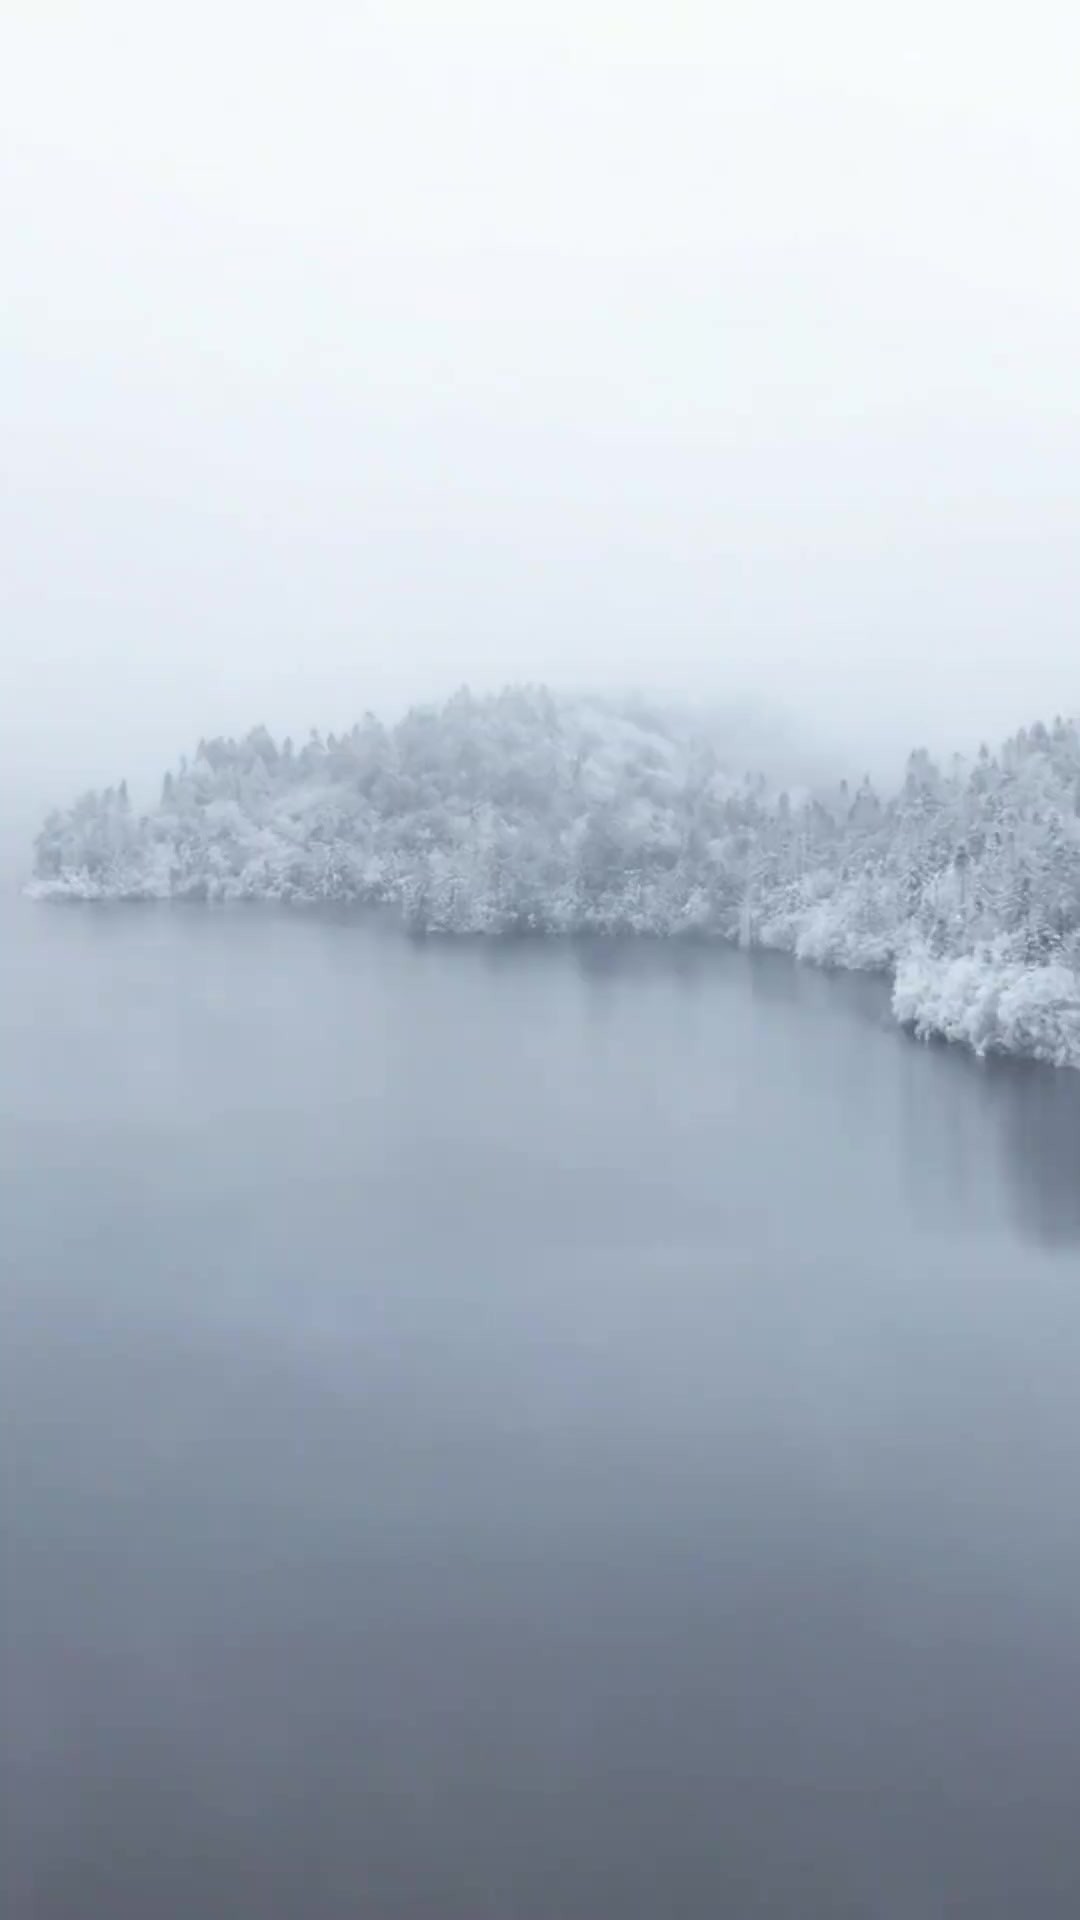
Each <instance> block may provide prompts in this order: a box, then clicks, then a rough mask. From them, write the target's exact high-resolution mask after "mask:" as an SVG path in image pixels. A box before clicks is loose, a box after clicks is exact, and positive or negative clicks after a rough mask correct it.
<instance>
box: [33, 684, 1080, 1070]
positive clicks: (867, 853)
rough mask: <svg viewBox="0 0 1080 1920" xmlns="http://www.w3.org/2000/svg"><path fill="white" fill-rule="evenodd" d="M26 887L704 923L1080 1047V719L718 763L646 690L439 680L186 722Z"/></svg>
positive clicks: (68, 817) (540, 922)
mask: <svg viewBox="0 0 1080 1920" xmlns="http://www.w3.org/2000/svg"><path fill="white" fill-rule="evenodd" d="M31 891H32V892H33V893H35V894H37V895H38V896H39V897H43V898H51V899H56V898H76V899H85V900H146V899H154V900H157V899H202V900H233V899H272V900H289V901H309V902H310V901H325V900H334V901H357V902H370V903H379V904H384V905H385V904H392V905H395V906H397V907H398V908H399V909H400V911H401V913H402V915H403V918H404V920H405V922H406V924H407V925H408V926H410V927H411V928H413V929H415V930H417V931H440V932H448V933H488V934H491V933H507V932H536V933H573V932H580V931H594V932H595V931H598V932H605V933H659V934H677V933H698V934H711V935H713V936H715V937H717V938H720V939H724V940H738V941H742V942H743V943H744V944H752V945H763V946H771V947H780V948H785V949H787V950H789V951H791V952H793V953H794V954H796V955H797V956H798V958H800V959H802V960H809V961H813V962H815V963H816V964H818V965H824V966H838V967H863V968H882V969H891V970H893V972H894V975H895V985H894V996H893V1004H894V1010H895V1012H896V1016H897V1018H898V1019H899V1020H901V1021H903V1022H904V1023H905V1024H907V1025H910V1026H911V1027H912V1028H913V1029H914V1030H915V1031H917V1032H919V1033H922V1034H931V1033H933V1034H942V1035H944V1036H946V1037H947V1038H949V1039H955V1040H961V1041H963V1042H964V1043H965V1044H967V1045H969V1046H971V1047H974V1048H975V1049H976V1051H978V1052H985V1051H987V1050H989V1049H1001V1050H1005V1051H1012V1052H1017V1053H1025V1054H1031V1055H1034V1056H1036V1057H1038V1058H1041V1059H1046V1060H1052V1061H1055V1062H1057V1063H1058V1064H1066V1063H1067V1064H1071V1065H1080V733H1078V730H1077V727H1076V725H1075V723H1073V722H1064V721H1061V720H1058V721H1055V723H1054V725H1053V727H1052V728H1046V727H1044V726H1042V725H1038V726H1035V727H1033V728H1031V729H1030V731H1028V730H1023V731H1021V732H1020V733H1019V734H1017V735H1016V736H1015V737H1014V738H1013V739H1012V740H1009V741H1007V742H1006V743H1005V745H1004V746H1003V747H1002V749H1001V750H1000V752H999V753H997V754H996V755H991V754H990V753H989V752H988V751H987V750H986V749H985V748H984V749H983V750H982V751H981V752H980V754H979V756H978V758H977V759H976V761H975V762H974V763H972V764H970V765H969V764H963V763H961V762H959V761H957V762H955V763H954V764H953V765H952V767H951V768H949V769H948V770H947V771H942V770H941V769H940V768H938V767H937V766H936V765H935V764H934V763H933V761H931V760H930V759H929V757H928V756H927V755H926V754H925V753H922V752H919V753H914V754H912V755H911V758H910V760H909V762H908V767H907V773H906V777H905V780H904V783H903V786H902V788H901V790H900V791H899V792H898V793H897V794H895V795H893V796H891V797H890V798H887V799H882V798H881V797H880V796H879V795H878V794H877V793H875V791H874V790H873V788H872V787H871V786H870V784H869V782H868V781H864V782H863V784H862V785H861V786H859V787H858V788H857V789H855V790H849V789H848V788H847V787H846V786H845V785H841V786H840V787H838V788H836V789H835V790H833V791H829V792H825V793H820V794H816V795H813V796H808V795H801V796H796V797H792V796H790V795H788V794H785V793H781V792H775V791H771V790H769V789H768V788H767V786H766V784H765V782H764V780H762V779H760V778H753V777H748V776H742V777H736V776H734V775H733V774H731V773H730V772H728V771H726V770H725V768H724V767H723V766H721V764H720V763H719V761H718V758H717V754H716V752H715V750H714V748H713V747H712V746H711V744H710V742H709V740H708V739H707V738H701V737H696V736H695V735H694V734H693V733H692V732H691V731H690V730H689V729H688V727H687V726H686V724H685V723H684V722H674V721H672V720H671V719H670V718H668V717H665V716H664V715H663V714H660V713H655V712H651V711H649V710H647V709H645V708H642V707H641V706H640V705H638V706H631V705H618V704H615V703H611V704H605V703H600V702H595V701H590V702H585V701H568V700H560V699H556V698H554V697H553V696H552V695H551V694H550V693H548V692H547V691H546V690H544V689H542V688H531V687H526V688H512V689H509V690H507V691H506V692H505V693H502V694H498V695H494V696H491V697H486V698H474V697H473V696H472V695H471V694H469V693H467V692H462V693H459V694H456V695H455V696H454V698H453V699H451V700H449V701H448V702H447V703H446V704H445V705H444V706H442V707H438V708H435V707H432V708H417V709H414V710H413V711H412V712H410V713H409V714H407V715H406V717H405V718H404V719H403V720H402V721H401V722H400V723H399V724H398V725H397V726H394V727H391V728H386V727H383V726H382V725H380V723H379V722H378V721H377V720H375V719H374V718H373V717H371V716H370V715H369V716H367V717H366V718H365V719H364V721H363V722H362V723H361V724H360V725H358V726H355V727H353V729H352V730H351V732H349V733H346V734H341V735H338V736H335V735H333V734H330V735H328V736H327V737H326V738H325V739H322V738H320V737H319V736H318V735H317V734H313V735H312V737H311V739H310V740H309V741H308V743H307V744H306V745H305V746H303V747H302V748H300V749H298V750H297V749H295V748H294V747H293V746H292V744H291V742H289V741H285V742H284V743H283V744H282V745H281V746H279V745H277V744H276V743H275V741H273V740H272V739H271V738H270V736H269V734H268V733H267V732H266V731H265V729H263V728H258V729H256V730H255V731H254V732H253V733H250V734H249V735H248V736H247V738H246V739H244V740H241V741H239V742H237V741H232V740H212V741H209V742H204V743H202V744H201V745H200V747H199V750H198V752H197V754H196V756H195V758H194V760H193V761H192V762H191V764H190V765H188V764H187V763H183V764H182V765H181V767H180V769H179V771H178V772H177V773H175V774H167V775H166V777H165V781H164V785H163V788H162V794H161V800H160V802H159V804H158V806H157V807H156V808H155V809H154V810H153V811H152V812H151V813H149V814H146V815H143V816H141V817H136V815H135V814H134V813H133V812H132V809H131V806H130V804H129V801H128V797H127V792H126V789H125V788H124V787H123V786H121V787H119V788H116V789H112V788H110V789H109V790H108V791H107V792H105V793H101V794H87V795H85V796H84V797H83V798H82V799H81V800H79V801H77V802H76V804H75V805H74V806H73V807H72V808H71V809H70V810H69V811H68V812H67V813H63V814H60V813H54V814H53V815H51V816H50V818H49V819H48V820H47V821H46V823H45V826H44V828H43V829H42V832H41V834H40V835H39V837H38V840H37V843H36V860H35V871H34V879H33V880H32V882H31Z"/></svg>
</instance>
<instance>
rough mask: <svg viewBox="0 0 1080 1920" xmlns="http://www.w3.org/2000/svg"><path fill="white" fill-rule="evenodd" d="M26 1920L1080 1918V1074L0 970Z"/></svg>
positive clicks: (167, 940) (99, 925)
mask: <svg viewBox="0 0 1080 1920" xmlns="http://www.w3.org/2000/svg"><path fill="white" fill-rule="evenodd" d="M3 934H4V936H5V954H4V970H5V986H4V991H3V994H2V996H0V1001H2V1005H0V1019H2V1033H0V1046H2V1061H0V1070H2V1086H3V1116H2V1118H3V1133H2V1141H0V1156H2V1179H3V1189H2V1205H3V1219H2V1241H0V1258H2V1262H3V1325H2V1329H0V1332H2V1335H3V1357H2V1367H3V1393H2V1415H3V1433H2V1436H0V1437H2V1443H3V1453H2V1469H3V1547H4V1553H3V1593H2V1596H0V1600H2V1616H3V1617H2V1629H3V1636H4V1639H3V1659H4V1671H3V1677H2V1678H3V1688H2V1699H3V1735H4V1780H3V1805H4V1818H5V1836H4V1840H5V1845H4V1855H3V1857H4V1873H5V1877H6V1882H7V1886H6V1902H5V1906H4V1912H5V1915H6V1916H7V1920H30V1917H31V1916H32V1917H33V1920H218V1917H219V1916H220V1920H275V1917H276V1916H288V1920H327V1917H328V1916H333V1917H334V1920H358V1917H362V1920H366V1917H367V1916H371V1920H404V1917H405V1916H408V1917H409V1920H414V1917H416V1920H429V1917H430V1920H607V1917H608V1916H610V1917H611V1920H683V1917H685V1920H717V1917H722V1916H731V1920H744V1916H751V1915H757V1914H768V1915H781V1916H785V1917H787V1916H790V1920H817V1917H818V1916H820V1917H821V1920H844V1917H846V1916H851V1917H852V1920H930V1917H931V1916H933V1917H935V1920H936V1917H937V1916H949V1917H950V1920H952V1916H956V1915H965V1916H966V1915H971V1916H978V1920H985V1917H986V1916H997V1915H1000V1916H1005V1915H1008V1916H1010V1920H1013V1917H1014V1916H1016V1915H1018V1914H1023V1916H1024V1920H1040V1917H1041V1916H1044V1915H1047V1916H1058V1915H1061V1916H1069V1920H1076V1915H1077V1914H1078V1913H1080V1501H1078V1498H1077V1491H1076V1488H1077V1473H1078V1468H1080V1075H1076V1076H1069V1075H1067V1074H1062V1075H1055V1074H1054V1073H1053V1072H1052V1071H1050V1070H1044V1069H1037V1068H1036V1069H1025V1068H1023V1067H1019V1066H1015V1065H1013V1066H1006V1065H997V1066H994V1065H985V1064H984V1065H980V1064H979V1063H978V1062H977V1061H975V1060H973V1059H970V1058H968V1057H966V1056H963V1055H960V1054H957V1053H953V1052H949V1051H946V1050H934V1049H927V1048H924V1047H920V1046H918V1045H916V1044H914V1043H913V1042H911V1041H910V1040H908V1039H906V1038H905V1037H904V1036H903V1035H901V1034H900V1033H898V1032H896V1031H895V1030H893V1029H892V1028H891V1027H890V1026H889V1025H888V1023H887V1019H886V1012H885V1003H884V994H883V991H882V989H881V987H880V985H879V984H878V983H876V982H873V981H867V980H858V979H848V980H844V979H830V978H826V977H823V976H821V975H818V974H814V973H812V972H808V971H800V970H797V969H795V968H794V967H792V966H791V965H790V964H789V963H787V962H786V961H783V960H772V961H770V960H768V959H761V960H757V961H751V960H748V959H747V958H745V957H744V956H740V955H737V954H731V953H724V952H718V951H710V950H697V949H690V948H681V947H675V946H670V945H669V946H666V947H665V946H658V947H657V946H647V945H641V946H624V945H617V944H612V945H603V944H593V945H559V944H555V943H552V944H541V943H535V944H508V945H484V944H460V945H451V944H445V943H441V942H429V943H426V944H413V943H410V942H408V941H407V940H405V939H404V938H402V937H400V936H398V935H397V934H395V933H392V932H389V931H385V930H383V929H381V928H379V927H378V926H375V925H373V924H371V923H362V922H361V923H357V922H355V921H353V922H348V921H338V922H335V921H333V920H331V919H318V918H305V917H300V916H296V917H289V916H287V915H275V914H273V913H269V912H260V911H259V910H251V911H244V910H243V909H238V910H234V911H212V910H210V911H205V910H199V909H191V910H178V909H173V910H168V909H162V910H160V911H159V910H156V909H152V908H151V909H131V910H128V909H122V908H120V909H112V910H108V909H107V910H94V909H77V908H76V909H69V910H64V909H56V908H53V909H50V908H44V907H38V908H35V907H33V906H30V905H28V904H27V905H22V904H20V905H19V906H18V907H16V908H15V909H14V910H13V911H12V912H11V913H10V914H9V915H8V916H7V918H6V920H5V923H4V927H3Z"/></svg>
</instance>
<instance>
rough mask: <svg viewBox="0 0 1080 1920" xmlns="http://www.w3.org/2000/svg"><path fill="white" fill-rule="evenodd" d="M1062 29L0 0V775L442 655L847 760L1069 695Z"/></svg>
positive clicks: (387, 682) (267, 715)
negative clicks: (690, 715) (802, 732)
mask: <svg viewBox="0 0 1080 1920" xmlns="http://www.w3.org/2000/svg"><path fill="white" fill-rule="evenodd" d="M1078 61H1080V21H1078V19H1077V10H1076V9H1075V8H1074V7H1073V6H1071V5H1065V4H1061V5H1053V6H1048V5H1045V4H1040V0H1035V3H1034V4H1029V5H1028V6H1026V7H1025V8H1023V9H1020V8H1016V7H1013V6H1010V7H1008V8H1006V7H1004V6H999V7H995V6H994V5H993V0H990V4H989V5H988V4H986V0H983V4H981V5H974V4H972V5H967V4H963V5H949V4H948V0H937V4H928V3H927V0H914V4H911V3H910V0H909V4H906V5H905V6H903V7H899V6H898V7H894V8H884V7H873V6H867V5H866V4H865V0H859V3H858V4H847V3H846V0H816V4H813V5H810V4H807V0H795V3H794V4H793V3H791V0H780V3H779V4H769V3H768V0H750V3H748V4H743V3H742V0H739V3H738V4H728V5H725V4H723V0H712V3H711V4H707V5H700V6H699V5H690V4H679V0H665V4H659V0H654V4H652V5H650V6H648V7H646V6H641V5H636V4H635V3H634V0H622V4H616V3H615V0H610V3H609V0H572V4H571V3H570V0H545V4H543V5H533V4H531V0H501V4H486V3H485V0H443V3H442V4H436V3H435V0H388V3H387V4H375V5H364V4H362V0H347V3H346V0H342V4H339V5H330V4H328V3H327V0H305V4H303V5H301V4H299V0H295V3H294V4H291V5H288V6H282V5H277V4H274V0H213V3H212V4H211V3H208V0H185V3H184V4H183V5H176V6H171V7H165V6H154V5H148V4H147V0H87V3H86V4H76V3H72V4H62V3H61V0H7V6H6V8H5V10H4V17H3V26H2V28H0V121H2V125H3V176H2V193H3V202H2V213H3V232H4V241H3V282H4V298H3V302H2V318H0V326H2V336H0V344H2V356H3V357H2V364H3V386H2V393H3V409H4V420H3V427H4V456H5V457H4V464H3V508H2V553H0V595H2V597H3V626H4V640H5V660H4V664H3V666H2V668H0V728H2V739H0V749H2V752H3V763H4V765H5V767H6V768H7V769H8V771H9V773H10V771H11V770H12V769H18V770H19V772H20V776H21V777H24V778H25V780H26V782H28V783H29V785H30V786H31V787H32V788H33V790H34V792H35V796H36V794H37V792H38V790H39V789H41V790H43V789H44V788H45V787H47V788H48V790H49V792H50V794H55V795H56V796H57V797H66V796H67V794H68V792H69V790H70V789H71V788H72V787H73V786H74V785H77V784H78V783H79V782H80V781H83V780H85V779H86V778H95V779H97V778H111V777H113V776H114V775H117V774H119V773H121V772H123V771H125V770H127V771H129V772H133V773H135V775H136V777H138V776H139V774H140V773H141V772H142V771H143V770H144V769H145V767H146V766H147V764H152V765H154V766H155V767H157V766H158V765H160V764H161V763H162V762H163V761H165V760H169V759H172V758H173V757H174V756H175V755H176V753H177V752H178V751H179V750H180V749H181V748H183V747H185V746H187V745H190V744H191V742H192V741H193V740H194V738H195V737H196V736H197V735H198V734H199V733H201V732H204V731H206V732H211V731H219V730H229V731H232V730H236V729H241V728H246V727H247V726H248V725H249V724H250V723H252V722H253V721H255V720H259V719H265V720H266V721H267V722H268V723H269V724H270V725H271V726H274V727H275V728H291V729H293V730H297V729H301V728H304V727H306V726H307V725H308V724H311V723H318V724H320V725H324V726H325V725H329V726H333V725H336V724H339V723H341V722H346V723H347V722H349V721H351V719H352V718H353V717H355V715H356V714H357V713H358V712H360V711H361V710H362V709H363V708H364V707H366V706H375V707H380V708H384V707H388V706H395V705H397V704H399V703H400V702H401V701H402V700H404V699H407V698H411V697H423V696H425V695H427V694H429V693H440V692H442V691H444V690H446V689H448V688H450V687H452V686H453V685H454V684H456V683H457V682H459V681H461V680H462V679H468V680H470V681H471V682H473V684H476V685H486V684H488V683H491V682H493V681H501V680H503V679H505V678H514V677H518V676H529V677H538V676H543V677H546V678H549V679H551V680H553V681H554V682H556V683H560V682H581V681H582V680H588V681H592V682H604V681H610V682H612V683H613V684H620V683H626V682H628V681H630V682H635V683H637V684H644V685H658V686H660V687H662V688H663V687H670V688H677V689H679V690H680V691H701V692H703V693H705V694H708V695H715V694H716V693H721V694H722V693H724V692H725V691H726V690H728V689H729V688H732V687H738V688H740V689H749V690H750V691H751V692H753V693H756V694H760V695H762V696H765V697H768V698H775V699H778V700H780V701H782V702H783V703H784V704H785V705H786V706H787V707H788V708H789V709H795V710H796V711H797V712H799V713H801V714H803V715H804V716H805V717H806V720H807V723H808V725H809V726H810V727H811V728H812V729H813V730H815V731H817V732H819V733H823V734H825V735H826V736H827V737H830V738H842V739H850V740H852V741H855V740H865V741H866V742H867V743H868V744H867V751H866V756H865V757H867V758H870V757H871V745H872V746H873V748H874V752H875V753H876V752H877V751H878V749H879V748H880V746H881V744H882V743H886V744H891V743H893V742H894V741H895V742H899V741H900V740H901V739H903V740H905V741H906V739H907V737H908V736H910V737H911V738H912V739H914V738H928V739H930V740H931V742H934V743H941V742H948V741H951V740H952V739H953V738H954V737H955V738H956V740H957V741H958V742H966V741H968V740H969V739H971V738H972V736H977V735H979V734H980V733H982V732H992V733H993V732H1001V731H1005V730H1007V729H1010V728H1011V727H1012V726H1014V725H1015V724H1019V722H1020V721H1022V720H1025V719H1028V718H1031V717H1033V716H1034V715H1035V714H1036V713H1038V712H1040V711H1042V712H1046V713H1052V712H1053V711H1055V710H1057V709H1068V710H1076V709H1080V644H1078V634H1077V624H1078V623H1077V609H1078V590H1080V541H1078V524H1077V501H1078V481H1080V345H1078V342H1080V248H1078V244H1077V235H1078V233H1080V113H1078V111H1077V101H1078V92H1080V64H1078ZM858 757H862V755H861V751H860V752H859V755H858Z"/></svg>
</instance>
